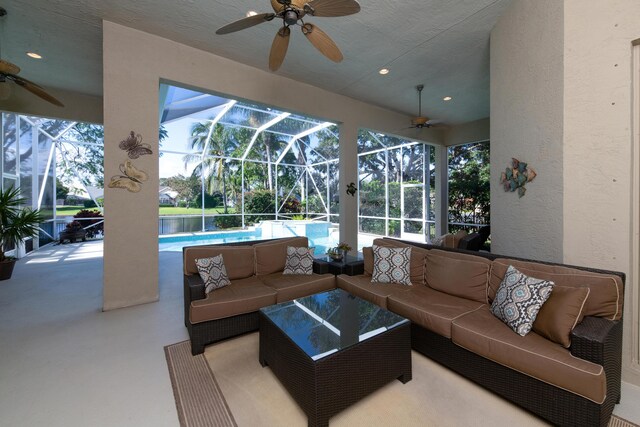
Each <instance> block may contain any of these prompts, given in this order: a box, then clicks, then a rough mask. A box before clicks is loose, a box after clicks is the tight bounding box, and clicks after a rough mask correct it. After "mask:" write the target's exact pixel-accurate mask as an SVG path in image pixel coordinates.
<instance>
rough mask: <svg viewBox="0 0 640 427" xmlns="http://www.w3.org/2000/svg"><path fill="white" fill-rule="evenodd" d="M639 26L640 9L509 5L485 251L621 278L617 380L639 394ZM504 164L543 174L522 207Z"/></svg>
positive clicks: (630, 4)
mask: <svg viewBox="0 0 640 427" xmlns="http://www.w3.org/2000/svg"><path fill="white" fill-rule="evenodd" d="M639 16H640V2H638V1H637V0H611V1H607V2H602V1H599V0H588V1H584V0H564V1H562V2H558V1H538V0H516V1H515V2H514V3H513V4H512V6H511V7H510V9H509V10H508V11H507V13H506V14H505V15H503V16H502V17H501V19H500V22H499V23H498V25H497V26H496V27H495V28H494V30H493V32H492V38H491V55H492V58H491V72H492V75H491V85H492V88H491V93H492V97H491V163H492V168H491V169H492V183H491V185H492V196H491V219H492V250H493V251H494V252H498V253H510V254H514V255H518V256H524V257H531V258H537V259H543V260H553V261H560V262H565V263H569V264H577V265H585V266H590V267H599V268H604V269H610V270H618V271H622V272H625V273H626V274H627V282H626V290H625V313H624V323H625V325H624V331H625V337H624V352H623V369H624V373H623V378H624V380H625V381H627V382H631V383H635V384H640V375H639V373H640V369H639V366H638V362H637V345H638V336H637V334H638V328H637V326H638V325H637V314H638V313H637V310H638V309H637V307H638V294H637V290H638V280H637V277H634V276H633V272H634V270H636V269H635V268H634V263H635V262H636V261H634V259H635V258H634V256H635V257H637V254H635V255H634V254H633V252H632V248H634V247H635V246H634V245H633V243H634V242H633V239H634V234H633V233H634V230H633V226H632V213H633V211H632V209H633V206H632V200H633V194H632V191H637V185H638V184H637V183H633V182H632V170H633V167H634V164H633V159H634V157H633V156H634V150H633V137H632V115H633V114H636V115H637V114H638V111H633V90H636V91H637V90H638V88H635V89H634V88H633V85H632V42H633V41H634V40H636V39H638V38H640V27H638V25H637V22H638V17H639ZM558 55H560V56H561V60H559V59H558ZM511 156H514V157H518V158H520V159H521V160H525V161H528V162H529V163H530V164H531V165H532V166H533V167H534V168H536V170H537V172H538V174H539V175H538V178H537V179H536V180H535V181H534V182H532V183H531V184H529V185H528V189H529V191H528V192H527V195H526V196H525V197H524V198H523V199H521V200H520V201H517V196H516V197H514V195H512V194H507V193H504V192H503V191H502V190H501V189H500V188H499V184H498V181H499V176H500V173H501V171H502V170H503V169H504V166H505V163H506V162H507V161H508V160H509V157H511ZM519 156H521V157H519ZM634 187H635V188H636V190H633V188H634ZM530 196H533V197H531V198H530ZM536 217H537V219H536ZM514 236H516V238H514ZM634 358H635V360H634Z"/></svg>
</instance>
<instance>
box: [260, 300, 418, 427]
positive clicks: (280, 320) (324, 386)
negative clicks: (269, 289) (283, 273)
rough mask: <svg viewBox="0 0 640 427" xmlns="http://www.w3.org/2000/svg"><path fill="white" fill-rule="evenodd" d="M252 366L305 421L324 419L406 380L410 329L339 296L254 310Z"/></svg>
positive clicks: (386, 314)
mask: <svg viewBox="0 0 640 427" xmlns="http://www.w3.org/2000/svg"><path fill="white" fill-rule="evenodd" d="M259 315H260V356H259V357H260V363H261V364H262V366H267V365H268V366H269V367H270V368H271V370H272V372H273V373H274V374H275V375H276V377H278V379H279V380H280V382H281V383H282V384H283V385H284V386H285V388H286V389H287V390H288V391H289V393H290V394H291V396H293V398H294V399H295V400H296V402H297V403H298V404H299V405H300V407H301V408H302V410H303V411H304V412H305V413H306V414H307V417H308V418H309V426H327V425H329V418H330V417H332V416H333V415H335V414H337V413H338V412H340V411H342V410H343V409H345V408H347V407H348V406H349V405H351V404H353V403H355V402H357V401H358V400H360V399H362V398H363V397H364V396H366V395H368V394H370V393H371V392H373V391H375V390H377V389H379V388H380V387H382V386H384V385H385V384H387V383H389V382H390V381H393V380H394V379H398V380H400V381H402V382H403V383H406V382H408V381H410V380H411V336H410V322H409V321H408V320H407V319H405V318H404V317H401V316H398V315H397V314H394V313H391V312H390V311H387V310H385V309H383V308H380V307H378V306H377V305H375V304H371V303H370V302H368V301H365V300H363V299H360V298H357V297H355V296H353V295H351V294H349V293H347V292H345V291H343V290H341V289H334V290H332V291H329V292H323V293H320V294H315V295H311V296H309V297H305V298H300V299H296V300H293V301H288V302H284V303H281V304H276V305H272V306H270V307H265V308H262V309H260V312H259Z"/></svg>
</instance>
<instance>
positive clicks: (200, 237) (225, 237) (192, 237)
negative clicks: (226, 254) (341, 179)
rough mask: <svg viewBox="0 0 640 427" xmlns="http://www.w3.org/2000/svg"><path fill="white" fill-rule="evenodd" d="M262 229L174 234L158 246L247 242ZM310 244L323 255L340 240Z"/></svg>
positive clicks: (323, 239) (324, 239)
mask: <svg viewBox="0 0 640 427" xmlns="http://www.w3.org/2000/svg"><path fill="white" fill-rule="evenodd" d="M262 238H263V237H262V230H261V229H260V228H256V229H255V230H240V231H217V232H212V233H197V234H181V235H172V236H160V237H159V238H158V246H159V250H160V251H161V252H163V251H168V252H182V248H183V247H185V246H194V245H219V244H221V243H232V242H246V241H251V240H260V239H262ZM308 239H309V246H310V247H315V251H314V253H315V254H316V255H322V254H324V253H326V252H327V249H328V248H331V247H334V246H336V245H337V244H338V242H337V241H336V240H335V239H333V238H332V237H329V236H326V237H309V238H308Z"/></svg>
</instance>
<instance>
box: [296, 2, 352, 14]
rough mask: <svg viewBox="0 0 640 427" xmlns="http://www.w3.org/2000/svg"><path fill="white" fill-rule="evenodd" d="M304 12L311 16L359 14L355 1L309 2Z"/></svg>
mask: <svg viewBox="0 0 640 427" xmlns="http://www.w3.org/2000/svg"><path fill="white" fill-rule="evenodd" d="M304 11H305V12H306V13H308V14H309V15H313V16H327V17H328V16H346V15H352V14H354V13H358V12H360V4H359V3H358V2H357V1H356V0H311V1H310V2H309V3H307V4H306V5H305V8H304Z"/></svg>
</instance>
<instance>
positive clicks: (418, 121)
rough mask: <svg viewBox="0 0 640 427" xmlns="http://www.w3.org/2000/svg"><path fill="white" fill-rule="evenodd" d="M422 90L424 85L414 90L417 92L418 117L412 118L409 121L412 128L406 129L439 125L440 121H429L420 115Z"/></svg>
mask: <svg viewBox="0 0 640 427" xmlns="http://www.w3.org/2000/svg"><path fill="white" fill-rule="evenodd" d="M423 89H424V85H418V86H416V90H417V91H418V116H417V117H414V118H413V120H411V124H412V126H409V127H408V128H407V129H414V128H416V129H422V128H430V127H433V126H435V125H437V124H439V123H441V120H429V118H428V117H424V116H423V115H422V90H423Z"/></svg>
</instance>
